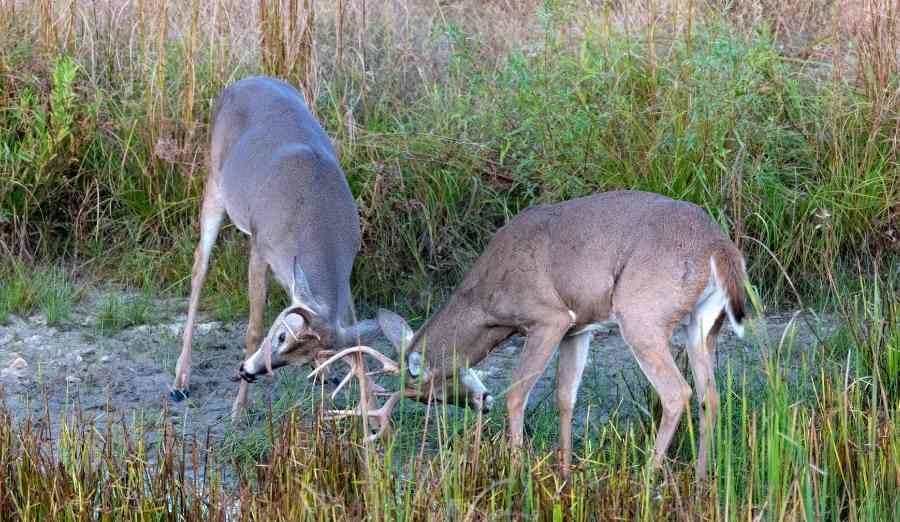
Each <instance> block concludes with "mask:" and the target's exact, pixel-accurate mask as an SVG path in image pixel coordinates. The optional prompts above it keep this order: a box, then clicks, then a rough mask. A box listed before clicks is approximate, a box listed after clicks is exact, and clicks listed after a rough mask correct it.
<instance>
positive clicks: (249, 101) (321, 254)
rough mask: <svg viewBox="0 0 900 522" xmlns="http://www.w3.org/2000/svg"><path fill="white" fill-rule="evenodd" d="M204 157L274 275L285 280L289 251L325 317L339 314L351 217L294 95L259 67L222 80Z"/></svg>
mask: <svg viewBox="0 0 900 522" xmlns="http://www.w3.org/2000/svg"><path fill="white" fill-rule="evenodd" d="M210 164H211V169H210V170H211V172H210V180H209V181H208V184H211V185H212V190H217V191H218V193H219V196H220V198H221V199H222V201H223V203H224V205H225V208H226V211H227V212H228V215H229V217H230V218H231V220H232V222H233V223H234V224H235V225H236V226H237V227H238V228H239V229H241V230H242V231H244V232H245V233H247V234H249V235H250V236H251V241H252V242H253V248H256V249H259V252H260V253H261V254H262V255H263V257H264V259H265V260H266V261H267V263H268V264H269V266H270V267H271V269H272V271H273V273H274V275H275V277H276V279H277V280H278V281H279V282H280V283H281V285H282V286H283V287H285V288H288V289H289V288H290V287H291V282H292V281H291V280H292V273H293V272H292V271H293V266H294V264H293V263H294V258H297V260H298V262H299V264H300V265H301V266H302V269H303V272H304V273H305V274H306V277H307V279H308V283H309V287H310V289H311V291H312V293H313V294H314V295H315V296H316V298H317V299H318V300H319V301H320V302H321V304H323V305H325V307H326V308H327V309H328V311H329V315H331V316H332V317H331V318H332V319H335V320H336V319H338V318H340V319H345V318H346V317H345V315H346V313H347V312H348V310H349V309H350V307H351V306H352V303H351V298H350V288H349V279H350V272H351V270H352V267H353V261H354V258H355V256H356V254H357V252H358V250H359V244H360V226H359V217H358V213H357V207H356V202H355V200H354V198H353V194H352V193H351V191H350V187H349V185H348V184H347V179H346V177H345V176H344V173H343V171H342V170H341V168H340V165H339V163H338V160H337V156H336V153H335V150H334V147H333V146H332V144H331V141H330V140H329V138H328V136H327V135H326V134H325V131H324V130H323V129H322V127H321V125H319V123H318V121H317V120H316V118H315V117H314V116H313V115H312V113H311V112H310V111H309V109H308V108H307V106H306V104H305V102H304V100H303V97H302V95H301V94H300V93H299V92H298V91H297V90H296V89H295V88H294V87H292V86H290V85H289V84H287V83H285V82H282V81H279V80H275V79H272V78H265V77H254V78H248V79H245V80H241V81H239V82H236V83H234V84H232V85H231V86H229V87H228V88H227V89H225V91H224V92H223V93H222V95H221V97H220V98H219V100H218V102H217V107H216V110H215V113H214V116H213V122H212V139H211V152H210Z"/></svg>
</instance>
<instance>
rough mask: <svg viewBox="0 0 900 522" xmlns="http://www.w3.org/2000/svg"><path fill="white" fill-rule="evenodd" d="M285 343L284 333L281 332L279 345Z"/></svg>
mask: <svg viewBox="0 0 900 522" xmlns="http://www.w3.org/2000/svg"><path fill="white" fill-rule="evenodd" d="M283 342H284V332H281V333H280V334H278V344H281V343H283Z"/></svg>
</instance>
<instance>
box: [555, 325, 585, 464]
mask: <svg viewBox="0 0 900 522" xmlns="http://www.w3.org/2000/svg"><path fill="white" fill-rule="evenodd" d="M591 337H593V334H591V333H590V332H585V333H583V334H580V335H576V336H572V337H566V338H565V339H563V340H562V341H561V342H560V343H559V361H558V362H557V367H556V405H557V408H558V409H559V452H560V461H559V465H560V469H561V471H562V475H563V477H568V476H569V468H570V466H571V465H572V412H573V411H574V409H575V401H576V399H577V397H578V387H579V385H580V384H581V377H582V375H583V374H584V366H585V364H587V360H588V352H589V350H590V345H591Z"/></svg>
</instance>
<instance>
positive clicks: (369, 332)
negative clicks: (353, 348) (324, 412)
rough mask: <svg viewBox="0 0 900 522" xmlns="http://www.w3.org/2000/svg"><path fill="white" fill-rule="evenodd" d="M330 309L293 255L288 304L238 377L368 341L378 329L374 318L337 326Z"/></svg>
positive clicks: (251, 378)
mask: <svg viewBox="0 0 900 522" xmlns="http://www.w3.org/2000/svg"><path fill="white" fill-rule="evenodd" d="M329 312H330V310H329V309H328V307H327V306H325V305H324V304H322V303H320V302H319V301H318V300H316V298H315V296H314V295H313V293H312V291H311V290H310V287H309V282H308V280H307V278H306V275H305V274H304V272H303V268H302V267H301V266H300V263H299V262H298V260H297V259H296V258H295V259H294V266H293V280H292V282H291V304H290V306H288V307H287V308H285V309H284V310H282V311H281V313H280V314H278V317H276V318H275V321H274V322H273V323H272V326H271V327H270V328H269V332H268V334H267V335H266V337H265V338H264V339H263V341H262V343H260V347H259V350H257V351H256V353H254V354H253V355H251V356H250V357H249V358H248V359H247V360H246V361H244V363H243V364H241V367H240V369H239V370H238V373H239V375H240V377H241V379H244V380H245V381H247V382H253V381H255V380H256V378H257V377H258V376H259V375H261V374H263V373H271V372H272V370H273V369H275V368H279V367H282V366H288V365H291V366H302V365H305V364H309V363H311V362H312V361H313V360H315V359H316V358H317V357H321V355H322V354H323V353H324V354H328V353H333V352H331V350H333V349H334V348H336V347H340V346H346V345H347V344H349V343H352V342H359V341H362V340H369V339H371V337H373V336H374V335H375V334H376V333H377V331H378V324H377V323H376V322H375V321H361V322H359V323H357V324H356V325H354V326H353V327H349V328H345V327H343V326H341V325H336V324H335V323H334V322H333V321H330V320H329V319H328V317H329V316H330V314H329Z"/></svg>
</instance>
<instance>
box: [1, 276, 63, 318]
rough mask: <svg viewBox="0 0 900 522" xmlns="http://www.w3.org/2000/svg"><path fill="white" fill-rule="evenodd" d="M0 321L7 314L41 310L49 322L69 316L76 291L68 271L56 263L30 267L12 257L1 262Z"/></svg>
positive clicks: (22, 313)
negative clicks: (10, 260)
mask: <svg viewBox="0 0 900 522" xmlns="http://www.w3.org/2000/svg"><path fill="white" fill-rule="evenodd" d="M0 281H2V282H3V284H2V286H0V323H2V322H4V321H6V319H7V317H8V316H9V314H16V315H22V316H28V315H31V314H32V313H34V312H36V311H37V312H40V313H41V314H43V315H44V317H45V318H46V319H47V323H48V324H54V323H57V322H59V321H64V320H66V319H68V318H69V314H70V312H71V311H72V307H73V305H74V304H75V295H76V291H75V289H74V288H73V287H72V283H71V277H70V275H69V274H67V273H65V271H64V270H63V269H61V268H58V267H46V268H35V269H31V268H29V267H27V266H25V265H24V264H23V263H21V262H19V261H16V260H13V261H12V262H10V263H9V264H8V265H6V266H0Z"/></svg>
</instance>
